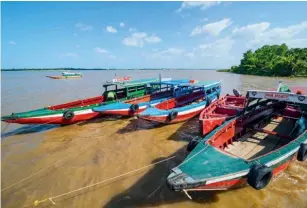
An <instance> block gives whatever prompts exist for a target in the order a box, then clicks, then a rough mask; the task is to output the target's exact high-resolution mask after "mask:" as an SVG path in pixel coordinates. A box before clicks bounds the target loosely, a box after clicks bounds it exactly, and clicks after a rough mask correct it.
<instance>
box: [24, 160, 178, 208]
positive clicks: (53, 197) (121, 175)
mask: <svg viewBox="0 0 307 208" xmlns="http://www.w3.org/2000/svg"><path fill="white" fill-rule="evenodd" d="M175 157H176V156H172V157H168V158H166V159H163V160H160V161H158V162H155V163H152V164H149V165H146V166H143V167H141V168H138V169H135V170H132V171H128V172H126V173H123V174H120V175H117V176H114V177H112V178H108V179H105V180H102V181H99V182H97V183H93V184H90V185H87V186H84V187H81V188H78V189H75V190H72V191H68V192H65V193H62V194H59V195H56V196H51V197H48V198H46V199H43V200H35V201H34V202H33V203H32V204H27V205H25V206H24V207H29V206H31V205H33V206H38V205H39V204H41V203H44V202H46V201H50V202H51V203H52V204H53V205H55V204H56V203H55V202H54V201H53V199H56V198H59V197H62V196H65V195H68V194H71V193H74V192H78V191H81V190H83V189H87V188H90V187H93V186H97V185H99V184H102V183H105V182H108V181H111V180H114V179H118V178H121V177H123V176H126V175H129V174H131V173H135V172H138V171H140V170H144V169H146V168H149V167H152V166H155V165H157V164H160V163H163V162H166V161H168V160H172V159H174V158H175Z"/></svg>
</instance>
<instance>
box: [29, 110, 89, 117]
mask: <svg viewBox="0 0 307 208" xmlns="http://www.w3.org/2000/svg"><path fill="white" fill-rule="evenodd" d="M89 113H93V111H92V109H86V110H80V111H74V114H75V115H83V114H89ZM62 116H63V113H58V114H52V115H47V116H35V117H29V118H31V119H32V118H54V117H62Z"/></svg>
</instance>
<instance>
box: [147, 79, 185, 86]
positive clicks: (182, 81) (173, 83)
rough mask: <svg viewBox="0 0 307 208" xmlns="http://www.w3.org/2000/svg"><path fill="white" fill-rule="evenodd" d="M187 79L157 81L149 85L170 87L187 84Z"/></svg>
mask: <svg viewBox="0 0 307 208" xmlns="http://www.w3.org/2000/svg"><path fill="white" fill-rule="evenodd" d="M188 83H189V80H188V79H177V80H167V81H161V82H160V81H157V82H152V83H150V84H151V85H170V86H178V85H181V84H188Z"/></svg>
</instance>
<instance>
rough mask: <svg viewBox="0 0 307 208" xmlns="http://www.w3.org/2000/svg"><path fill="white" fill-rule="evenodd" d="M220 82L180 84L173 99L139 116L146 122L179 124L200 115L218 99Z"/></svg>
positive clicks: (148, 109)
mask: <svg viewBox="0 0 307 208" xmlns="http://www.w3.org/2000/svg"><path fill="white" fill-rule="evenodd" d="M220 93H221V83H220V82H194V83H193V82H190V83H183V84H179V85H178V86H177V87H176V89H175V96H174V97H173V98H172V99H168V100H166V101H163V102H161V103H159V104H157V105H155V106H152V107H150V108H147V109H146V110H145V111H143V112H141V113H140V114H138V117H139V118H141V119H144V120H149V121H155V122H160V123H166V124H169V123H177V122H182V121H186V120H188V119H190V118H192V117H194V116H196V115H198V114H199V113H200V112H201V111H202V110H203V109H204V108H205V107H206V106H207V105H209V104H210V103H211V102H213V101H214V100H216V99H218V98H219V96H220Z"/></svg>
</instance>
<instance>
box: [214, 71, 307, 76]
mask: <svg viewBox="0 0 307 208" xmlns="http://www.w3.org/2000/svg"><path fill="white" fill-rule="evenodd" d="M216 71H217V72H228V73H233V74H242V75H250V76H260V77H287V78H307V75H296V76H294V75H291V76H278V75H277V76H273V75H266V74H263V75H262V74H243V73H238V72H235V71H233V70H231V69H217V70H216Z"/></svg>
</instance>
